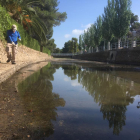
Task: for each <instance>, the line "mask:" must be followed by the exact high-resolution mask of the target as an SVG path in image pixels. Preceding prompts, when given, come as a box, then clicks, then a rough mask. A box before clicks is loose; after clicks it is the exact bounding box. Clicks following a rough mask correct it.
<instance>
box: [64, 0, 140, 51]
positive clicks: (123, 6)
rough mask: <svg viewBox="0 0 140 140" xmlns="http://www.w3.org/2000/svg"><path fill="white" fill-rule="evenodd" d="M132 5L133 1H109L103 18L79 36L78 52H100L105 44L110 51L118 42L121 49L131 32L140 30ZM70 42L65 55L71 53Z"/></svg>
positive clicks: (98, 19)
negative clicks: (92, 49)
mask: <svg viewBox="0 0 140 140" xmlns="http://www.w3.org/2000/svg"><path fill="white" fill-rule="evenodd" d="M131 4H132V2H131V0H108V4H107V6H106V7H104V13H103V14H102V16H99V17H98V18H97V20H96V21H95V23H94V24H92V25H91V27H90V28H88V29H87V31H86V30H85V31H84V33H83V34H81V35H80V36H79V44H78V50H85V49H89V48H91V47H92V48H95V49H96V50H98V46H99V45H102V46H105V44H107V48H108V49H110V43H114V42H117V41H118V48H120V42H121V40H122V39H123V38H124V37H125V36H126V35H127V36H131V33H130V31H132V30H133V29H139V28H140V23H139V22H138V15H134V14H133V13H132V11H131ZM68 42H69V41H68ZM68 42H66V43H65V45H64V47H63V49H62V52H63V53H66V52H71V51H69V50H70V49H67V46H68V45H66V44H67V43H68ZM105 42H107V43H105ZM69 46H70V45H69ZM70 47H71V46H70ZM65 50H67V51H65Z"/></svg>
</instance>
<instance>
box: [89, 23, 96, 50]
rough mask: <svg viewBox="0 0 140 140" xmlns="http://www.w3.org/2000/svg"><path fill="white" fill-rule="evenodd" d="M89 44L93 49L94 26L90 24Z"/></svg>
mask: <svg viewBox="0 0 140 140" xmlns="http://www.w3.org/2000/svg"><path fill="white" fill-rule="evenodd" d="M89 34H90V35H89V42H90V46H91V47H94V46H95V44H94V25H93V24H92V25H91V27H90V28H89Z"/></svg>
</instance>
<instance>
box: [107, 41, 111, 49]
mask: <svg viewBox="0 0 140 140" xmlns="http://www.w3.org/2000/svg"><path fill="white" fill-rule="evenodd" d="M107 47H108V50H110V42H108V45H107Z"/></svg>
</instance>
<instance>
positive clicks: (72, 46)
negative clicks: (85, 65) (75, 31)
mask: <svg viewBox="0 0 140 140" xmlns="http://www.w3.org/2000/svg"><path fill="white" fill-rule="evenodd" d="M78 51H79V48H78V39H77V38H74V37H73V38H72V39H71V40H69V41H67V42H65V45H64V47H63V49H62V53H76V52H78Z"/></svg>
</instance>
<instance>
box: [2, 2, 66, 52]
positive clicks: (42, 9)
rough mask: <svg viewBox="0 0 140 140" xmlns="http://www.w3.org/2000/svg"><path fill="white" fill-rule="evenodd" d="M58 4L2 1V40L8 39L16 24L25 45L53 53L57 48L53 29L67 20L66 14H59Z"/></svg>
mask: <svg viewBox="0 0 140 140" xmlns="http://www.w3.org/2000/svg"><path fill="white" fill-rule="evenodd" d="M58 4H59V3H58V1H57V0H45V1H44V0H38V1H35V0H24V1H19V0H6V1H5V0H0V8H1V11H0V15H1V17H2V18H1V21H0V26H1V28H0V31H1V38H2V37H3V38H6V31H7V30H8V29H10V28H11V25H12V24H16V25H17V26H18V31H19V32H20V34H21V37H22V42H21V43H22V44H23V45H26V46H28V47H30V48H33V49H36V50H40V51H41V52H47V53H50V52H52V51H53V50H54V49H55V48H56V44H55V43H54V42H55V40H54V39H52V38H51V37H52V35H53V27H54V26H58V25H60V23H61V22H63V21H65V19H66V18H67V14H66V13H65V12H63V13H60V12H58V10H59V9H58V8H57V6H58ZM5 23H6V24H5ZM3 27H4V29H3Z"/></svg>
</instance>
